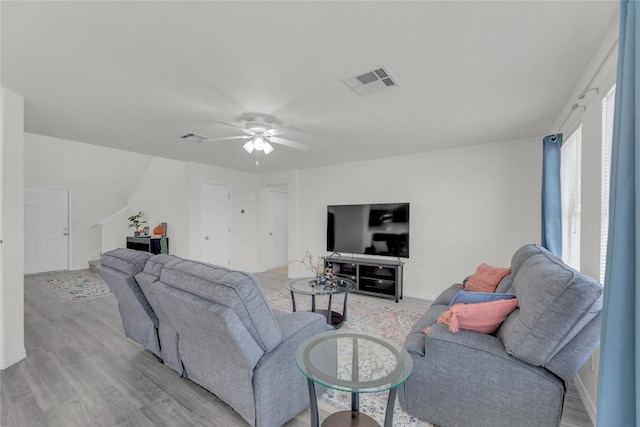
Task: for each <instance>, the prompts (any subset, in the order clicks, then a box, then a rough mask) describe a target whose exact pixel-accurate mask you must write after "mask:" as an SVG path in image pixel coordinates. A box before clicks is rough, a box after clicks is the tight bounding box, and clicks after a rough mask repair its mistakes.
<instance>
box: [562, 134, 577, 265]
mask: <svg viewBox="0 0 640 427" xmlns="http://www.w3.org/2000/svg"><path fill="white" fill-rule="evenodd" d="M581 157H582V125H580V126H579V127H578V129H576V131H575V132H574V133H573V134H571V136H570V137H569V138H568V139H567V140H566V141H565V143H564V144H563V145H562V152H561V158H560V181H561V188H560V190H561V193H560V194H561V198H562V260H563V261H564V262H565V263H567V264H568V265H570V266H571V267H573V268H575V269H576V270H579V269H580V216H581V211H582V206H581V175H582V167H581Z"/></svg>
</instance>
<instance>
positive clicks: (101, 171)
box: [24, 133, 148, 270]
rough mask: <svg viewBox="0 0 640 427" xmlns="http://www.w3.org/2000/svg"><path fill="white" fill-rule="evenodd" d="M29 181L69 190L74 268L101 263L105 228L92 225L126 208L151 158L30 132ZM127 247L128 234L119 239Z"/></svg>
mask: <svg viewBox="0 0 640 427" xmlns="http://www.w3.org/2000/svg"><path fill="white" fill-rule="evenodd" d="M24 138H25V149H24V183H25V184H27V185H36V186H45V187H60V188H68V189H69V190H70V192H69V194H70V210H69V215H70V219H71V224H70V233H71V243H70V246H71V256H70V266H69V268H70V269H71V270H78V269H84V268H88V264H87V262H88V261H90V260H92V259H99V258H100V254H101V251H102V246H101V239H102V234H101V229H100V227H91V226H92V225H93V224H95V223H97V222H98V221H101V220H103V219H105V218H106V217H108V216H109V215H111V214H113V213H114V212H117V211H118V210H120V209H122V208H123V207H124V206H126V201H127V198H128V196H129V192H130V189H131V187H132V185H133V183H135V182H136V181H137V179H138V176H139V171H140V170H141V168H143V167H144V165H145V164H146V161H147V159H148V156H145V155H143V154H137V153H131V152H128V151H123V150H115V149H112V148H105V147H99V146H96V145H90V144H84V143H81V142H75V141H69V140H64V139H59V138H53V137H49V136H43V135H37V134H32V133H25V134H24ZM120 239H121V240H122V244H121V246H124V233H123V234H122V236H121V237H120Z"/></svg>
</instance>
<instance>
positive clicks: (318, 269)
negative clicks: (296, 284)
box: [295, 251, 335, 281]
mask: <svg viewBox="0 0 640 427" xmlns="http://www.w3.org/2000/svg"><path fill="white" fill-rule="evenodd" d="M295 262H299V263H301V264H302V265H304V266H305V268H306V269H307V270H309V271H310V272H312V273H313V275H314V276H315V277H316V278H317V279H318V280H320V281H322V280H324V281H333V279H334V278H335V274H334V273H333V268H332V267H331V266H330V265H327V262H326V258H325V257H318V259H317V261H314V259H313V254H311V252H309V251H307V252H305V253H304V256H303V257H302V259H301V260H295Z"/></svg>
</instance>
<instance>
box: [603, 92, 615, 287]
mask: <svg viewBox="0 0 640 427" xmlns="http://www.w3.org/2000/svg"><path fill="white" fill-rule="evenodd" d="M615 103H616V87H615V86H613V87H612V88H611V90H609V92H608V93H607V94H606V95H605V97H604V98H603V99H602V174H601V176H602V183H601V189H602V191H601V193H600V194H601V196H600V197H601V201H600V283H604V272H605V269H606V267H607V237H608V234H609V174H610V172H611V141H612V139H613V110H614V105H615Z"/></svg>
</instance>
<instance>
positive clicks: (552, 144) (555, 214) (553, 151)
mask: <svg viewBox="0 0 640 427" xmlns="http://www.w3.org/2000/svg"><path fill="white" fill-rule="evenodd" d="M561 146H562V134H561V133H558V134H555V135H548V136H545V137H544V139H543V140H542V239H541V242H540V243H541V244H542V246H544V247H545V248H547V250H548V251H549V252H551V253H552V254H554V255H555V256H557V257H558V258H562V207H561V206H562V205H561V201H560V147H561Z"/></svg>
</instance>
